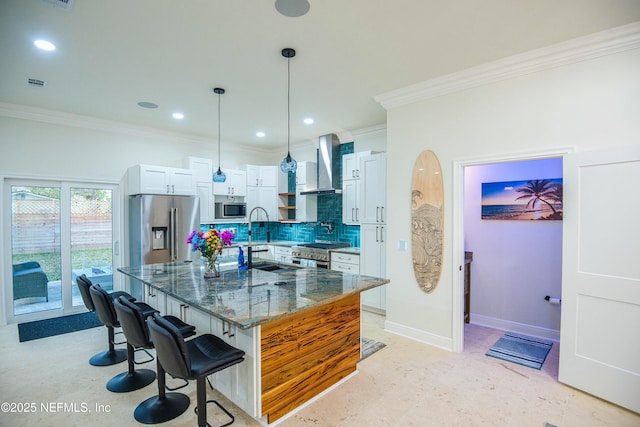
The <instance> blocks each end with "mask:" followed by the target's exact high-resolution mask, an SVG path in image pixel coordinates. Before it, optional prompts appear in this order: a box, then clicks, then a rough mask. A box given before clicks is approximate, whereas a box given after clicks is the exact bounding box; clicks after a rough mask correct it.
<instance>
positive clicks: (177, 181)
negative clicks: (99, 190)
mask: <svg viewBox="0 0 640 427" xmlns="http://www.w3.org/2000/svg"><path fill="white" fill-rule="evenodd" d="M127 180H128V186H129V191H128V192H129V195H133V194H170V195H180V196H193V195H195V194H196V189H195V179H194V176H193V172H192V171H191V169H179V168H169V167H164V166H150V165H135V166H132V167H130V168H129V170H128V171H127Z"/></svg>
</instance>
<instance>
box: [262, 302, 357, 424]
mask: <svg viewBox="0 0 640 427" xmlns="http://www.w3.org/2000/svg"><path fill="white" fill-rule="evenodd" d="M260 347H261V370H262V375H261V379H262V416H266V417H267V420H268V421H267V422H268V423H269V424H271V423H272V422H274V421H276V420H277V419H279V418H281V417H282V416H284V415H286V414H287V413H289V412H291V411H292V410H294V409H295V408H297V407H299V406H300V405H302V404H303V403H305V402H307V401H308V400H310V399H312V398H314V397H315V396H317V395H318V394H320V393H321V392H322V391H324V390H326V389H328V388H329V387H331V386H332V385H333V384H335V383H337V382H338V381H340V380H342V379H343V378H345V377H347V376H348V375H350V374H351V373H353V372H355V371H356V364H357V362H358V360H359V359H360V294H355V295H351V296H349V297H346V298H343V299H340V300H338V301H335V302H333V303H329V304H323V305H321V306H318V307H313V308H310V309H308V310H303V311H301V312H299V313H296V314H293V315H289V316H286V317H283V318H282V319H277V320H274V321H272V322H269V323H266V324H264V325H262V330H261V340H260Z"/></svg>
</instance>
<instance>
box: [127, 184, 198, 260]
mask: <svg viewBox="0 0 640 427" xmlns="http://www.w3.org/2000/svg"><path fill="white" fill-rule="evenodd" d="M199 229H200V200H199V198H198V197H195V196H160V195H149V194H143V195H136V196H131V197H130V198H129V265H131V266H134V265H141V264H157V263H163V262H173V261H195V260H198V259H199V258H200V257H199V253H197V252H192V251H191V245H188V244H187V243H186V242H185V241H186V239H187V236H188V235H189V233H191V231H192V230H199Z"/></svg>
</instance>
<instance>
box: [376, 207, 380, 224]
mask: <svg viewBox="0 0 640 427" xmlns="http://www.w3.org/2000/svg"><path fill="white" fill-rule="evenodd" d="M379 215H380V206H376V222H380V221H378V216H379Z"/></svg>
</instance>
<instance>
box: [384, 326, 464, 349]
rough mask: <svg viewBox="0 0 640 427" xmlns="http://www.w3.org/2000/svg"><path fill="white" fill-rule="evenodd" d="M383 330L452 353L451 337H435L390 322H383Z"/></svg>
mask: <svg viewBox="0 0 640 427" xmlns="http://www.w3.org/2000/svg"><path fill="white" fill-rule="evenodd" d="M384 330H385V331H387V332H391V333H392V334H396V335H400V336H402V337H405V338H409V339H412V340H414V341H418V342H421V343H424V344H429V345H432V346H434V347H438V348H441V349H443V350H448V351H453V340H452V339H451V337H443V336H441V335H435V334H432V333H429V332H425V331H421V330H419V329H415V328H411V327H409V326H405V325H401V324H399V323H394V322H390V321H388V320H386V321H385V322H384Z"/></svg>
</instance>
